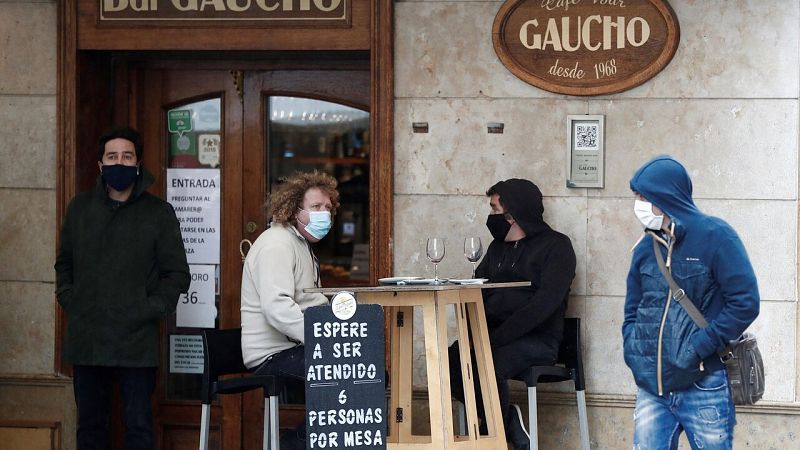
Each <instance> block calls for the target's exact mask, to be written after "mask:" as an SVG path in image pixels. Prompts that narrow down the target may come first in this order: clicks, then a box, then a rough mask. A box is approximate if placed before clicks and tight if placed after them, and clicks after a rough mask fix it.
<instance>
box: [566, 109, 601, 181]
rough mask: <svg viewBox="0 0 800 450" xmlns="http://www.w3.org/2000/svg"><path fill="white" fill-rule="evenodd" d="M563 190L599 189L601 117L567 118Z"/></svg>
mask: <svg viewBox="0 0 800 450" xmlns="http://www.w3.org/2000/svg"><path fill="white" fill-rule="evenodd" d="M567 142H568V144H569V145H568V150H567V151H568V154H567V187H571V188H602V187H603V175H604V174H603V161H604V147H605V146H604V143H605V116H601V115H570V116H567Z"/></svg>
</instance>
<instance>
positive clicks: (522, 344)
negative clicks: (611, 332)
mask: <svg viewBox="0 0 800 450" xmlns="http://www.w3.org/2000/svg"><path fill="white" fill-rule="evenodd" d="M559 344H560V343H559V342H558V340H556V339H555V338H553V337H551V336H547V335H528V336H524V337H523V338H521V339H519V340H517V341H514V342H512V343H510V344H508V345H504V346H502V347H492V359H493V362H494V374H495V379H496V381H497V391H498V397H499V398H500V411H501V412H502V413H503V427H504V428H505V429H506V430H508V424H509V420H510V418H511V415H510V412H509V408H510V402H509V399H508V380H510V379H512V378H514V377H516V376H518V375H520V374H521V373H522V371H523V370H525V369H527V368H528V367H531V366H534V365H544V364H553V363H554V362H555V361H556V358H557V357H558V347H559ZM458 352H459V350H458V341H456V342H455V343H453V345H451V346H450V349H449V351H448V357H449V358H450V376H451V381H450V389H451V391H452V394H453V397H454V398H457V399H458V400H461V401H462V402H463V401H464V381H463V378H462V376H461V360H460V357H459V355H458ZM470 354H471V355H472V367H476V365H477V361H476V360H475V352H474V351H470ZM473 374H474V378H473V381H474V383H475V400H476V402H477V403H478V405H477V410H478V411H477V412H478V418H479V419H481V420H482V422H483V423H484V424H485V423H486V413H485V411H484V407H483V396H482V395H481V390H480V380H479V379H478V371H477V370H473ZM481 433H486V430H485V425H484V426H482V427H481ZM506 434H508V433H506Z"/></svg>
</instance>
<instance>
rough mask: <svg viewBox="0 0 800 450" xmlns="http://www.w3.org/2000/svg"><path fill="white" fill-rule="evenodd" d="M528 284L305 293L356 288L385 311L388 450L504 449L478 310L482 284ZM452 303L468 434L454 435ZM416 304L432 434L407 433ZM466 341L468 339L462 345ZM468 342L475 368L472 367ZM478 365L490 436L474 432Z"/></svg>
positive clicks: (364, 298)
mask: <svg viewBox="0 0 800 450" xmlns="http://www.w3.org/2000/svg"><path fill="white" fill-rule="evenodd" d="M522 286H530V283H529V282H513V283H490V284H482V285H480V284H470V285H453V284H443V285H405V286H395V285H387V286H377V287H352V288H315V289H305V292H321V293H323V294H326V295H335V294H336V293H338V292H342V291H346V292H352V293H354V294H355V296H356V299H357V301H358V302H359V303H376V304H379V305H382V306H383V307H384V309H385V313H386V314H387V315H388V316H389V320H390V325H389V336H390V339H391V348H390V363H391V378H390V380H391V384H390V386H391V387H390V399H389V402H390V411H389V414H387V417H388V419H389V436H388V438H387V448H388V449H389V450H401V449H410V450H442V449H476V450H477V449H506V448H507V446H506V437H505V431H504V429H503V415H502V413H501V411H500V401H499V399H498V396H497V381H496V380H495V377H494V363H493V361H492V352H491V349H490V348H489V333H488V329H487V325H486V315H485V313H484V309H483V297H482V295H481V289H486V288H509V287H522ZM448 305H453V308H454V312H455V322H456V328H457V336H456V337H457V338H458V341H459V343H460V345H459V350H460V355H459V356H460V359H461V371H462V379H463V380H464V393H465V406H466V432H467V434H466V435H457V434H456V433H455V432H454V431H453V430H454V425H453V413H452V398H451V395H450V365H449V361H448V352H447V349H448V335H447V331H448V327H447V309H448V308H447V306H448ZM414 307H419V308H420V310H421V311H422V323H423V331H424V333H423V335H424V339H425V355H424V356H425V363H426V368H427V374H428V402H429V408H430V424H431V435H430V436H427V435H414V434H413V433H412V429H411V424H412V408H411V399H412V390H413V386H412V376H413V373H412V362H413V361H412V357H413V340H414V329H413V323H414V320H413V317H414ZM465 342H470V345H464V343H465ZM470 347H472V348H473V350H474V352H475V357H476V359H477V367H474V368H473V367H472V362H471V359H470V351H469V349H470ZM474 372H477V376H478V380H480V387H481V392H482V393H483V402H484V411H485V413H486V425H487V429H488V435H483V436H481V435H480V434H479V432H478V426H479V424H478V414H477V409H476V400H475V397H476V395H475V389H474V383H473V381H472V380H473V378H474V375H475V373H474Z"/></svg>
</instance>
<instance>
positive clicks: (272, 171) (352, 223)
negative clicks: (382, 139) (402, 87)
mask: <svg viewBox="0 0 800 450" xmlns="http://www.w3.org/2000/svg"><path fill="white" fill-rule="evenodd" d="M267 122H268V127H267V129H268V142H267V153H268V155H269V156H268V159H267V161H268V162H267V165H268V173H269V177H268V178H269V179H268V180H267V183H268V184H267V187H268V190H269V191H270V192H271V191H272V189H273V188H274V187H275V186H276V184H277V183H279V182H280V180H281V179H282V178H284V177H286V176H289V175H291V174H293V173H294V172H296V171H301V172H308V171H312V170H314V169H316V170H319V171H321V172H326V173H328V174H330V175H332V176H333V177H335V178H336V179H337V180H338V181H339V193H340V197H341V198H340V203H341V206H340V208H339V212H338V214H337V215H336V217H335V218H334V228H333V229H332V230H331V234H330V237H327V238H325V239H323V240H322V241H320V242H319V244H317V247H316V249H315V251H316V253H317V256H318V257H319V260H320V269H321V271H322V282H323V285H324V286H329V287H330V286H343V285H359V284H367V282H368V281H369V217H368V214H369V154H370V139H369V135H370V133H369V113H368V112H366V111H363V110H360V109H356V108H351V107H349V106H347V105H342V104H338V103H332V102H326V101H321V100H314V99H309V98H300V97H270V98H269V110H268V112H267Z"/></svg>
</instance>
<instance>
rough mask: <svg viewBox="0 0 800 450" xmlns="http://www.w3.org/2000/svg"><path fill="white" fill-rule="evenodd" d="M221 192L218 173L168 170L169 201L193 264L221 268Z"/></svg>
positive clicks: (217, 171) (197, 170)
mask: <svg viewBox="0 0 800 450" xmlns="http://www.w3.org/2000/svg"><path fill="white" fill-rule="evenodd" d="M221 192H222V191H221V189H220V171H219V169H167V201H168V202H170V203H171V204H172V206H173V207H174V208H175V214H176V215H177V216H178V222H180V224H181V235H182V236H183V246H184V248H185V249H186V260H187V261H189V263H190V264H219V240H220V239H219V236H220V230H219V223H220V222H219V217H220V197H221Z"/></svg>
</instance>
